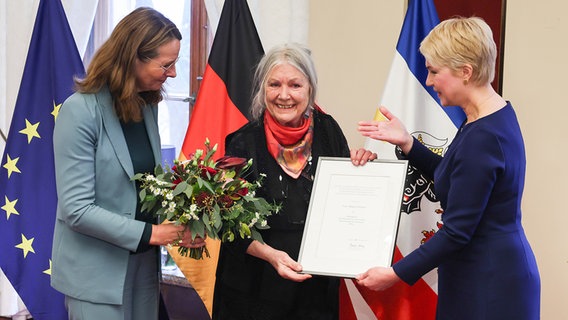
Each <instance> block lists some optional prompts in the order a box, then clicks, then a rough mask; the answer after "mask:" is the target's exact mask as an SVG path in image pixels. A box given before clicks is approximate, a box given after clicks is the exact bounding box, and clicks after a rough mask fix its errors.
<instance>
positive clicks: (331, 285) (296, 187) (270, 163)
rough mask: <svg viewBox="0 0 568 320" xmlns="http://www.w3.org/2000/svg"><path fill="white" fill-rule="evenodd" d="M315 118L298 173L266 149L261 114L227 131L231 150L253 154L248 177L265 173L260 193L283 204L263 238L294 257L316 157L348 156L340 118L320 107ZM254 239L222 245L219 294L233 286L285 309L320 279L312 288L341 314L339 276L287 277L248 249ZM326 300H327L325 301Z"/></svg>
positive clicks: (238, 291)
mask: <svg viewBox="0 0 568 320" xmlns="http://www.w3.org/2000/svg"><path fill="white" fill-rule="evenodd" d="M261 119H263V118H262V117H261ZM313 119H314V136H313V142H312V156H311V159H310V160H309V162H308V165H307V166H306V168H305V169H304V170H303V172H302V174H301V175H300V177H299V178H298V179H294V178H292V177H290V176H288V175H287V174H286V173H285V172H284V171H283V170H282V168H281V167H280V166H279V165H278V163H277V162H276V160H274V158H273V157H272V156H271V155H270V153H269V152H268V148H267V144H266V136H265V133H264V124H263V121H262V120H259V121H255V122H251V123H248V124H246V125H245V126H243V127H242V128H240V129H239V130H237V131H236V132H234V133H232V134H230V135H229V136H227V139H226V142H225V145H226V150H227V151H226V154H227V155H231V156H237V157H243V158H246V159H253V165H252V168H251V169H252V170H251V171H250V175H248V176H247V177H246V179H247V180H249V181H254V180H257V179H258V178H259V177H260V174H261V173H262V174H266V177H265V178H264V181H263V185H262V187H261V188H259V189H257V194H256V195H257V196H260V197H264V198H265V199H266V200H267V201H268V202H277V203H281V204H282V210H281V211H280V212H279V213H278V214H275V215H272V216H270V217H269V220H268V225H269V226H270V229H267V230H262V231H261V234H262V237H263V240H264V241H265V242H266V243H267V244H268V245H270V246H271V247H273V248H275V249H278V250H282V251H285V252H287V253H288V255H289V256H290V257H291V258H292V259H294V260H296V261H297V259H298V253H299V250H300V245H301V241H302V234H303V231H304V222H305V219H306V215H307V212H308V205H309V200H310V195H311V190H312V185H313V177H314V175H315V172H316V165H317V162H318V158H319V157H320V156H333V157H349V147H348V145H347V140H346V139H345V136H344V135H343V132H342V131H341V128H340V127H339V125H338V124H337V122H336V121H335V120H334V119H333V118H332V117H331V116H330V115H327V114H324V113H321V112H319V111H317V110H316V111H314V118H313ZM251 241H252V240H248V239H247V240H242V239H239V240H237V241H235V242H233V243H224V244H223V245H222V246H221V253H220V258H219V265H218V267H217V287H216V290H215V291H216V292H215V295H216V296H217V294H218V290H223V288H230V289H231V291H233V290H234V293H235V294H239V295H245V296H248V297H250V298H253V299H255V300H257V299H259V300H266V301H270V302H271V303H276V304H278V305H280V306H281V307H282V308H284V309H288V308H291V309H294V308H296V306H295V303H296V302H295V301H297V300H298V299H297V294H299V292H303V293H305V292H306V290H314V284H316V283H317V284H316V285H315V287H317V288H319V289H315V290H316V292H314V294H317V295H319V296H323V297H322V298H325V299H326V301H328V302H329V301H333V302H332V305H331V306H329V308H332V309H333V313H335V314H337V296H338V281H337V279H333V278H327V277H314V278H312V279H310V280H307V281H304V282H302V283H296V282H293V281H290V280H286V279H283V278H281V277H280V276H279V275H278V273H277V272H276V271H275V270H274V268H273V267H272V266H271V265H270V264H269V263H268V262H266V261H264V260H262V259H258V258H256V257H253V256H250V255H248V254H246V249H247V248H248V246H249V245H250V243H251ZM216 299H217V297H216ZM323 304H325V305H329V303H327V302H323ZM284 309H283V310H282V311H283V312H285V311H284Z"/></svg>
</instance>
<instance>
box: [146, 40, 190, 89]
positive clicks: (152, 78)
mask: <svg viewBox="0 0 568 320" xmlns="http://www.w3.org/2000/svg"><path fill="white" fill-rule="evenodd" d="M179 49H180V41H179V40H177V39H173V40H172V41H169V42H167V43H165V44H164V45H162V46H161V47H159V48H158V55H157V56H155V57H153V58H151V59H144V60H137V62H136V86H137V88H138V92H143V91H158V90H160V89H161V88H162V85H163V84H164V82H165V81H166V80H167V79H168V78H175V77H176V67H175V62H176V60H177V58H178V55H179ZM172 63H173V65H172ZM170 65H172V66H171V67H170V68H168V69H167V70H164V68H167V67H168V66H170Z"/></svg>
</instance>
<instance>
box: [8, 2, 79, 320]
mask: <svg viewBox="0 0 568 320" xmlns="http://www.w3.org/2000/svg"><path fill="white" fill-rule="evenodd" d="M83 74H84V68H83V63H82V62H81V58H80V56H79V53H78V51H77V46H76V45H75V41H74V39H73V35H72V33H71V29H70V28H69V24H68V23H67V18H66V16H65V12H64V10H63V6H62V5H61V0H41V1H40V4H39V8H38V13H37V16H36V21H35V25H34V30H33V34H32V39H31V43H30V47H29V51H28V56H27V59H26V65H25V68H24V74H23V77H22V82H21V85H20V91H19V93H18V98H17V100H16V107H15V109H14V116H13V118H12V123H11V125H10V131H9V133H8V141H7V142H6V148H5V151H4V156H3V157H2V162H1V164H0V209H1V210H0V267H1V268H2V270H3V271H4V273H5V274H6V276H7V277H8V279H9V280H10V282H11V283H12V285H13V286H14V288H15V289H16V291H17V292H18V294H19V295H20V297H21V298H22V300H23V301H24V303H25V304H26V306H27V308H28V310H29V311H30V313H31V314H32V316H33V318H34V319H36V320H42V319H47V320H54V319H55V320H57V319H67V314H66V311H65V306H64V302H63V295H62V294H60V293H59V292H57V291H55V290H54V289H53V288H51V286H50V284H49V282H50V274H51V260H50V259H51V243H52V238H53V226H54V223H55V210H56V206H57V194H56V190H55V168H54V164H53V141H52V136H53V127H54V124H55V120H56V119H57V114H58V111H59V107H60V106H61V104H62V103H63V101H64V100H65V99H66V98H67V97H68V96H69V95H71V94H72V92H73V77H74V76H82V75H83Z"/></svg>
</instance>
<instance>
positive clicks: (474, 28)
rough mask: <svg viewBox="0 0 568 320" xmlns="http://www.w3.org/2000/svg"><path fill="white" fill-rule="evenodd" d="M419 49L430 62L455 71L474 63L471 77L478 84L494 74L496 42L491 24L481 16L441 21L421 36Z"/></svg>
mask: <svg viewBox="0 0 568 320" xmlns="http://www.w3.org/2000/svg"><path fill="white" fill-rule="evenodd" d="M420 52H421V53H422V55H424V57H425V58H426V60H427V61H428V62H430V63H431V64H433V65H435V66H441V67H448V68H450V69H451V70H453V71H457V70H459V69H460V68H461V67H463V66H464V65H466V64H469V65H471V66H472V69H473V72H472V76H471V78H470V81H472V82H473V83H475V84H478V85H483V84H486V83H490V82H492V81H493V79H494V78H495V61H496V59H497V46H496V45H495V41H494V40H493V32H492V31H491V28H490V27H489V25H488V24H487V23H486V22H485V21H484V20H483V19H481V18H479V17H470V18H464V17H455V18H452V19H448V20H444V21H442V22H440V24H438V25H437V26H436V27H435V28H434V29H432V31H430V33H429V34H428V36H426V38H424V40H422V43H421V44H420Z"/></svg>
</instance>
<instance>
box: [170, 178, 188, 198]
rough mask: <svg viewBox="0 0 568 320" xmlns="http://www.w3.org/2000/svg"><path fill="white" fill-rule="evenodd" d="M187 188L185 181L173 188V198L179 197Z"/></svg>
mask: <svg viewBox="0 0 568 320" xmlns="http://www.w3.org/2000/svg"><path fill="white" fill-rule="evenodd" d="M188 187H189V185H188V184H187V182H185V181H182V182H180V183H178V185H177V186H176V187H175V189H174V191H173V195H174V197H175V196H177V195H179V194H180V193H182V192H185V190H186V189H189V188H188Z"/></svg>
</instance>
